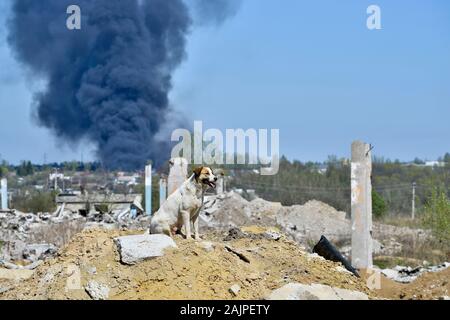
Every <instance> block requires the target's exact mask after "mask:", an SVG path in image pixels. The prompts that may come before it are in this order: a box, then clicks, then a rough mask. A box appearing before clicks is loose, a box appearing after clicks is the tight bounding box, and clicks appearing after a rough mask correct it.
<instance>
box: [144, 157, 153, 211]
mask: <svg viewBox="0 0 450 320" xmlns="http://www.w3.org/2000/svg"><path fill="white" fill-rule="evenodd" d="M145 213H146V214H148V215H151V214H152V165H151V164H149V165H148V166H146V167H145Z"/></svg>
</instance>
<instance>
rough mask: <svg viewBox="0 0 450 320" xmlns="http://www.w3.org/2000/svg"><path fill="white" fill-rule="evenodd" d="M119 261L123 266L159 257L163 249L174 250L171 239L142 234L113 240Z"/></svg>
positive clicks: (162, 253)
mask: <svg viewBox="0 0 450 320" xmlns="http://www.w3.org/2000/svg"><path fill="white" fill-rule="evenodd" d="M114 241H115V242H116V244H117V248H118V250H119V254H120V259H121V261H122V263H125V264H135V263H137V262H140V261H143V260H146V259H150V258H155V257H161V256H163V255H164V249H166V248H176V247H177V245H176V244H175V242H174V241H173V239H172V238H171V237H169V236H166V235H164V234H142V235H132V236H123V237H118V238H115V239H114Z"/></svg>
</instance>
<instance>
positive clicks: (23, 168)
mask: <svg viewBox="0 0 450 320" xmlns="http://www.w3.org/2000/svg"><path fill="white" fill-rule="evenodd" d="M16 173H17V175H18V176H19V177H26V176H29V175H32V174H33V173H34V167H33V165H32V164H31V161H22V163H21V164H20V166H18V167H17V168H16Z"/></svg>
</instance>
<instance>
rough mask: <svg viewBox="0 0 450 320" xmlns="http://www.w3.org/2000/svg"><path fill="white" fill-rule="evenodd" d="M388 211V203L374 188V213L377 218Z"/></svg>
mask: <svg viewBox="0 0 450 320" xmlns="http://www.w3.org/2000/svg"><path fill="white" fill-rule="evenodd" d="M386 212H387V205H386V202H385V201H384V199H383V197H382V196H381V195H380V194H379V193H378V192H376V191H375V190H372V214H373V215H374V216H375V217H376V218H382V217H383V216H384V215H385V214H386Z"/></svg>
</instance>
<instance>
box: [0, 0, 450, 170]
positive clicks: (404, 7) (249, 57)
mask: <svg viewBox="0 0 450 320" xmlns="http://www.w3.org/2000/svg"><path fill="white" fill-rule="evenodd" d="M370 4H376V5H378V6H380V8H381V19H382V22H381V23H382V30H368V29H367V28H366V19H367V14H366V8H367V7H368V6H369V5H370ZM4 7H5V1H2V4H0V9H2V10H0V23H3V22H4V21H5V18H6V15H7V14H8V13H7V10H4ZM30 32H32V31H30ZM5 34H6V33H5V28H0V64H1V69H0V70H1V71H0V72H1V74H0V108H1V116H0V136H1V137H2V138H1V139H0V154H1V155H2V157H3V158H5V159H7V160H8V161H11V162H18V161H20V160H23V159H31V160H33V161H37V162H42V160H43V155H44V153H46V154H47V161H60V160H70V159H79V158H80V154H81V152H83V153H84V158H85V159H88V155H89V154H90V150H91V149H92V147H90V146H89V145H88V144H87V143H82V144H80V146H78V147H67V146H61V145H58V143H57V142H56V141H55V140H54V138H52V136H51V135H50V134H49V133H48V132H47V130H46V129H43V128H39V127H37V126H36V124H34V122H33V120H32V118H31V109H32V107H31V102H32V94H33V92H34V91H35V90H36V88H38V87H39V83H36V82H33V81H30V80H29V79H28V78H27V76H26V74H25V72H24V70H23V69H22V68H20V66H19V65H17V63H16V62H15V61H14V58H13V57H12V54H11V52H10V50H9V48H8V46H7V44H6V42H5ZM187 54H188V58H187V59H186V61H185V62H184V63H183V64H182V65H181V66H180V68H179V69H178V70H177V71H176V73H175V77H174V88H173V91H172V92H171V96H170V98H171V103H172V105H173V107H174V108H175V109H176V110H179V111H180V112H183V113H184V114H185V117H186V118H188V119H189V121H190V122H191V123H192V122H193V121H194V120H203V121H204V127H205V129H206V128H219V129H225V128H244V129H245V128H256V129H258V128H268V129H271V128H277V129H280V152H281V153H283V154H286V155H287V156H288V158H291V159H292V158H295V159H299V160H302V161H306V160H318V161H320V160H325V159H326V157H327V155H330V154H336V155H338V156H342V157H348V156H349V152H350V151H349V150H350V144H351V142H352V140H355V139H362V140H365V141H367V142H370V143H372V144H373V145H374V146H375V149H374V150H373V153H374V154H375V155H377V156H385V157H388V158H391V159H400V160H411V159H413V158H414V157H416V156H418V157H421V158H426V159H436V158H437V157H438V156H441V155H443V154H444V153H445V152H450V2H449V1H445V0H441V1H430V0H409V1H407V0H396V1H379V0H372V1H364V0H346V1H331V0H329V1H325V0H317V1H299V0H283V1H275V0H243V4H242V7H241V8H240V10H239V12H238V13H237V15H236V16H234V17H233V18H231V19H229V20H228V21H226V22H225V24H224V25H222V26H220V27H216V26H209V27H202V28H196V29H193V31H192V33H191V35H190V37H189V43H188V47H187Z"/></svg>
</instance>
